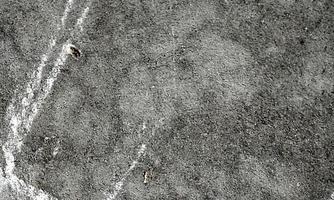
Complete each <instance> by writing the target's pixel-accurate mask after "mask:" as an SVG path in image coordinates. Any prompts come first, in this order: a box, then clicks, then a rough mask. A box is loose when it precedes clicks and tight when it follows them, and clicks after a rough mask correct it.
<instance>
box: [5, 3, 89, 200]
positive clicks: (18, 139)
mask: <svg viewBox="0 0 334 200" xmlns="http://www.w3.org/2000/svg"><path fill="white" fill-rule="evenodd" d="M72 4H73V0H69V1H68V2H67V4H66V8H65V11H64V14H63V17H62V18H61V25H62V28H64V27H65V20H66V19H67V15H68V12H69V11H70V9H71V7H72ZM88 10H89V9H88V8H86V9H85V10H84V12H83V14H82V17H81V18H80V19H79V20H78V23H77V24H78V25H79V26H80V27H81V31H82V23H83V20H84V19H85V18H86V15H87V13H88ZM58 30H60V26H59V25H58ZM55 45H56V39H51V40H50V44H49V47H48V50H47V52H46V53H45V54H43V55H42V56H41V63H40V64H39V66H38V68H37V70H36V71H34V72H33V74H32V75H31V77H30V81H29V82H28V84H27V87H26V90H25V91H24V92H23V94H21V95H20V94H19V95H18V97H17V98H19V99H18V101H20V99H21V105H17V107H16V106H15V102H17V100H16V98H15V96H14V98H13V99H12V101H11V103H10V105H9V106H8V109H7V117H6V118H7V119H8V120H9V125H10V132H9V133H8V138H7V141H6V143H5V144H4V145H3V146H2V150H3V152H4V157H5V162H6V166H5V173H4V175H5V176H6V177H4V176H3V174H2V170H1V173H0V176H1V177H0V180H1V185H0V191H1V190H2V189H4V187H5V186H7V185H10V186H11V187H12V190H13V192H14V193H16V194H17V195H18V196H17V197H18V198H19V199H20V197H21V198H24V199H25V198H26V197H30V198H31V199H35V200H48V199H54V198H53V197H51V196H49V195H48V194H47V193H45V192H44V191H43V190H39V189H36V188H35V187H33V186H31V185H29V184H26V183H25V182H24V181H23V180H20V179H19V178H18V177H17V176H16V175H15V174H14V169H15V157H14V153H15V152H20V150H21V146H22V140H23V138H24V136H25V134H26V133H25V132H26V131H28V132H29V131H30V128H31V125H32V122H33V120H34V118H35V117H36V115H37V113H38V111H39V109H40V108H41V106H42V104H43V102H44V101H45V99H46V98H47V96H48V94H49V93H50V91H51V89H52V86H53V84H54V82H55V81H56V79H57V76H58V74H59V71H60V68H61V66H62V65H64V64H65V62H66V58H67V53H66V51H67V48H69V46H68V45H69V41H67V42H66V43H65V44H64V45H63V47H62V50H61V52H60V54H59V57H58V58H57V60H56V61H55V62H54V68H53V69H52V71H51V74H50V75H49V76H48V78H47V80H46V84H45V85H44V86H42V89H43V90H42V91H41V93H40V94H38V97H37V100H35V99H34V92H36V91H39V90H40V88H41V86H40V85H41V80H42V73H43V69H44V67H45V66H46V63H47V61H48V60H49V57H50V54H51V53H52V51H53V48H54V46H55ZM21 97H22V98H21ZM22 126H23V127H25V128H26V130H24V131H25V132H24V134H23V136H20V132H22V130H21V129H20V128H22ZM2 179H4V180H2Z"/></svg>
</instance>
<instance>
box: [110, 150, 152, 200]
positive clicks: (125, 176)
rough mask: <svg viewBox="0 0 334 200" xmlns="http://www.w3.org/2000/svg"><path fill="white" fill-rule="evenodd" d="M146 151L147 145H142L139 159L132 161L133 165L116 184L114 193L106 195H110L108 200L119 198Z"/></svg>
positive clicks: (138, 154) (138, 155)
mask: <svg viewBox="0 0 334 200" xmlns="http://www.w3.org/2000/svg"><path fill="white" fill-rule="evenodd" d="M145 150H146V144H142V145H141V147H140V149H139V151H138V153H137V158H136V159H135V160H134V161H132V164H131V166H130V168H129V169H128V170H127V171H126V172H125V173H124V174H123V176H122V178H121V180H119V181H118V182H117V183H116V184H115V188H114V191H113V193H112V194H109V195H108V194H106V195H108V200H114V199H115V198H116V197H117V195H118V193H119V191H121V189H122V188H123V185H124V181H125V179H126V178H127V177H128V176H129V174H130V173H131V171H132V170H133V169H134V168H135V167H136V165H137V164H138V160H139V159H140V158H141V156H142V155H143V154H144V152H145Z"/></svg>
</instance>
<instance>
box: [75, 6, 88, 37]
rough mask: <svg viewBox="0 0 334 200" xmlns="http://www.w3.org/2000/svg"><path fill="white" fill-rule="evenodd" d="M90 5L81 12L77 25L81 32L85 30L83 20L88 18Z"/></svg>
mask: <svg viewBox="0 0 334 200" xmlns="http://www.w3.org/2000/svg"><path fill="white" fill-rule="evenodd" d="M89 5H90V3H89ZM89 5H88V6H87V7H86V8H85V10H84V11H83V13H82V14H81V17H80V18H79V19H78V20H77V23H76V25H75V27H76V28H77V27H79V28H80V31H81V32H82V31H83V27H82V24H83V21H84V20H85V19H86V17H87V14H88V12H89Z"/></svg>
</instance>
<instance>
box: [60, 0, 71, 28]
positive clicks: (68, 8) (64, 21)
mask: <svg viewBox="0 0 334 200" xmlns="http://www.w3.org/2000/svg"><path fill="white" fill-rule="evenodd" d="M72 5H73V0H68V1H67V3H66V7H65V11H64V14H63V16H62V18H61V27H60V26H59V25H58V30H60V29H61V28H63V29H64V28H65V23H66V19H67V15H68V13H69V12H70V10H71V9H72Z"/></svg>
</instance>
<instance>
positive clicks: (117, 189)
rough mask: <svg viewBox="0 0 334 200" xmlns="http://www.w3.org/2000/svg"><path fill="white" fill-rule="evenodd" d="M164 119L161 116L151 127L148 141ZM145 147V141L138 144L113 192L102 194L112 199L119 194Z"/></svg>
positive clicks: (144, 128) (144, 127)
mask: <svg viewBox="0 0 334 200" xmlns="http://www.w3.org/2000/svg"><path fill="white" fill-rule="evenodd" d="M164 120H165V119H164V118H162V119H160V120H159V122H158V123H157V124H155V127H154V128H153V131H152V133H151V135H148V138H149V139H148V141H149V140H150V138H152V137H154V136H155V131H156V129H157V128H159V127H161V126H162V124H163V123H164ZM146 128H147V126H146V122H145V121H144V122H143V125H142V130H143V131H144V130H146ZM146 148H147V145H146V144H145V143H143V144H142V145H141V146H140V149H139V151H138V152H137V158H136V159H135V160H134V161H132V164H131V166H130V168H129V169H128V170H127V171H126V172H125V173H124V174H123V176H122V178H121V180H119V181H118V182H117V183H116V184H115V188H114V190H113V193H112V194H110V193H107V192H104V195H105V196H107V200H114V199H115V198H116V197H117V195H118V194H119V192H120V191H121V190H122V188H123V185H124V181H125V179H126V178H127V177H128V176H129V175H130V173H131V171H132V170H133V169H134V168H135V167H136V165H137V164H138V161H139V159H140V158H141V157H142V155H143V154H144V153H145V151H146Z"/></svg>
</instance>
